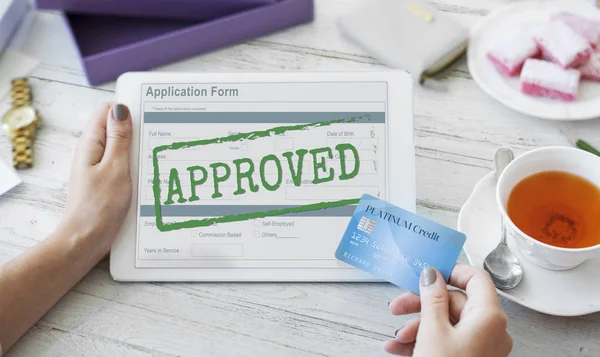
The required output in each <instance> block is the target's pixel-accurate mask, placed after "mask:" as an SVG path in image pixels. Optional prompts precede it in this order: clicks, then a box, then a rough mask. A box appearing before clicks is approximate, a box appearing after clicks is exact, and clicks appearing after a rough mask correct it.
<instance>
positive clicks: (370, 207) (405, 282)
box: [335, 195, 466, 294]
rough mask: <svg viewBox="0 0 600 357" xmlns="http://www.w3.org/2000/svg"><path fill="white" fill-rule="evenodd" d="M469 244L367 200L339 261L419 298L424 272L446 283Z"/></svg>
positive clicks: (438, 226) (350, 226)
mask: <svg viewBox="0 0 600 357" xmlns="http://www.w3.org/2000/svg"><path fill="white" fill-rule="evenodd" d="M465 240H466V236H465V235H464V234H463V233H460V232H458V231H455V230H453V229H450V228H448V227H446V226H443V225H441V224H439V223H436V222H433V221H431V220H429V219H426V218H424V217H421V216H418V215H416V214H414V213H412V212H409V211H407V210H404V209H402V208H400V207H397V206H394V205H393V204H391V203H388V202H386V201H383V200H380V199H379V198H377V197H373V196H371V195H363V196H362V198H361V200H360V202H359V203H358V206H357V207H356V210H355V211H354V214H353V216H352V219H351V220H350V223H349V224H348V228H346V232H345V233H344V236H343V237H342V241H341V242H340V245H339V246H338V248H337V250H336V252H335V257H336V258H337V259H338V260H340V261H342V262H344V263H347V264H350V265H352V266H354V267H356V268H359V269H361V270H363V271H366V272H368V273H371V274H373V275H374V276H375V277H377V278H380V279H383V280H386V281H389V282H390V283H392V284H394V285H397V286H399V287H401V288H404V289H407V290H410V291H412V292H413V293H415V294H419V277H420V275H421V271H422V270H423V269H424V268H428V267H431V268H435V269H437V270H439V271H440V273H442V275H443V276H444V279H445V280H446V282H448V279H449V278H450V273H452V269H453V268H454V265H455V264H456V260H457V259H458V255H459V254H460V250H461V249H462V246H463V245H464V244H465Z"/></svg>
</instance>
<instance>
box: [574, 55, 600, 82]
mask: <svg viewBox="0 0 600 357" xmlns="http://www.w3.org/2000/svg"><path fill="white" fill-rule="evenodd" d="M579 72H581V78H583V79H589V80H591V81H600V49H596V50H595V51H594V53H592V56H591V57H590V60H589V61H588V63H586V64H584V65H583V66H581V67H579Z"/></svg>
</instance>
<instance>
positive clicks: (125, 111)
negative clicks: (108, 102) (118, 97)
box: [112, 104, 129, 120]
mask: <svg viewBox="0 0 600 357" xmlns="http://www.w3.org/2000/svg"><path fill="white" fill-rule="evenodd" d="M112 114H113V118H114V119H115V120H125V119H127V117H128V116H129V108H127V106H126V105H124V104H116V105H115V106H113V113H112Z"/></svg>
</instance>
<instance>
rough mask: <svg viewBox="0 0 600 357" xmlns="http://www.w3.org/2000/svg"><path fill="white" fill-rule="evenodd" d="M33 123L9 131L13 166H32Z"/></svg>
mask: <svg viewBox="0 0 600 357" xmlns="http://www.w3.org/2000/svg"><path fill="white" fill-rule="evenodd" d="M34 130H35V125H29V126H26V127H24V128H21V129H18V130H15V131H13V132H12V133H11V141H12V143H13V148H12V152H13V166H14V167H15V168H16V169H27V168H30V167H32V166H33V136H34V133H33V132H32V131H34Z"/></svg>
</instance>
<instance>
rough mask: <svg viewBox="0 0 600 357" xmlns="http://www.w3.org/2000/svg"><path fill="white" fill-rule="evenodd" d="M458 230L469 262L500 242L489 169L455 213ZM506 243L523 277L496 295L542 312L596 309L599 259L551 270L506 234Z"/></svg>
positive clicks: (583, 312) (479, 264)
mask: <svg viewBox="0 0 600 357" xmlns="http://www.w3.org/2000/svg"><path fill="white" fill-rule="evenodd" d="M458 230H459V231H461V232H463V233H465V234H466V235H467V241H466V243H465V245H464V250H465V253H466V255H467V259H468V260H469V263H470V264H471V265H474V266H477V267H482V266H483V260H484V259H485V257H486V256H487V254H488V253H489V252H491V251H492V250H493V249H494V248H495V247H496V245H497V244H498V242H499V241H500V210H499V209H498V205H497V203H496V177H495V173H494V172H491V173H490V174H488V175H486V176H485V177H484V178H483V179H482V180H481V181H479V183H477V185H476V186H475V189H474V190H473V193H472V194H471V197H469V199H468V200H467V202H466V203H465V204H464V205H463V207H462V208H461V210H460V213H459V216H458ZM508 246H509V247H510V249H511V250H512V251H513V252H514V253H515V254H516V255H517V257H518V258H519V260H520V261H521V264H522V265H523V270H524V272H525V276H524V277H523V281H522V282H521V284H519V285H518V286H517V287H516V288H514V289H512V290H498V294H500V295H501V296H503V297H505V298H507V299H508V300H511V301H514V302H516V303H517V304H519V305H522V306H525V307H528V308H530V309H532V310H536V311H539V312H542V313H545V314H549V315H555V316H580V315H586V314H591V313H594V312H598V311H600V280H599V279H597V273H598V271H600V259H592V260H588V261H586V262H584V263H583V264H581V265H580V266H578V267H576V268H573V269H570V270H564V271H552V270H546V269H544V268H540V267H538V266H537V265H535V264H533V263H532V262H531V261H530V260H529V259H528V258H527V257H526V256H524V255H523V254H522V253H521V251H520V250H519V249H518V247H517V245H516V243H515V241H514V239H513V238H512V237H511V236H509V237H508Z"/></svg>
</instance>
